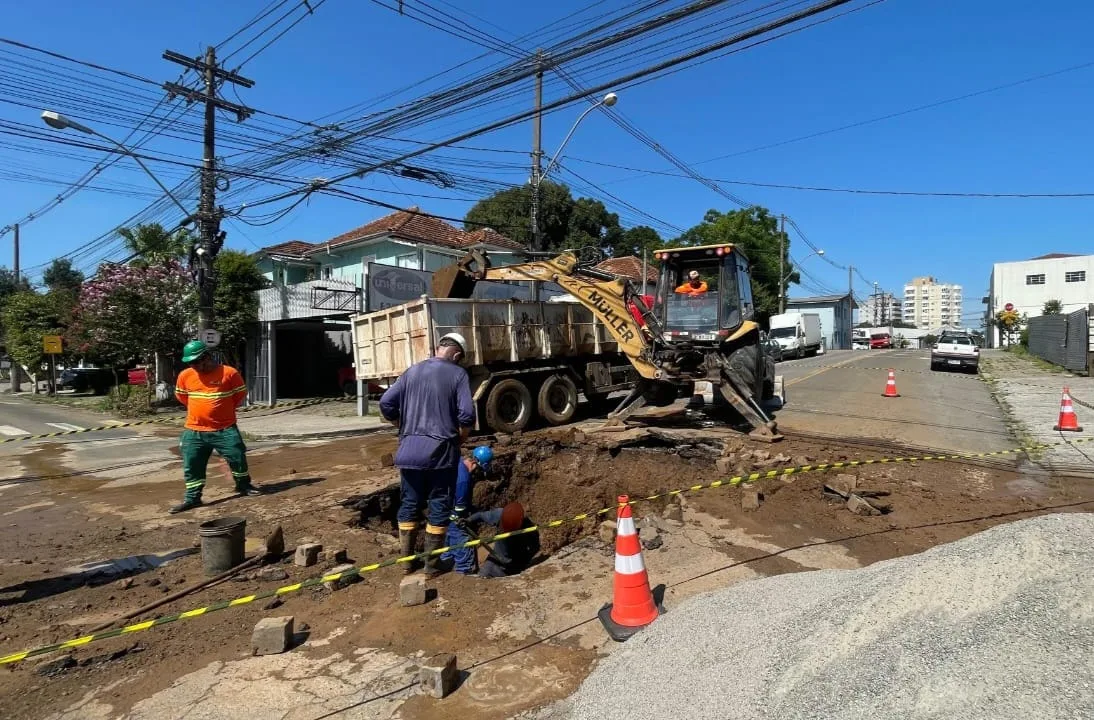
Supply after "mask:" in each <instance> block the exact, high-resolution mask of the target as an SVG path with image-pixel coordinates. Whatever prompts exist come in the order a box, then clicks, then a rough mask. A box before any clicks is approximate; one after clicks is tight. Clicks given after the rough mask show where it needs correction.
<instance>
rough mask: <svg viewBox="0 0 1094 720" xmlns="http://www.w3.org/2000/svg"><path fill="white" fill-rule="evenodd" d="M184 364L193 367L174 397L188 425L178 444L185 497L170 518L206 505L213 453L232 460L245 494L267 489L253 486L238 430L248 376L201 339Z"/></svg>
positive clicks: (186, 351) (238, 485)
mask: <svg viewBox="0 0 1094 720" xmlns="http://www.w3.org/2000/svg"><path fill="white" fill-rule="evenodd" d="M182 361H183V362H184V363H187V364H188V365H189V366H190V367H188V368H187V369H185V370H183V371H182V372H181V373H179V378H178V381H177V382H176V383H175V397H177V398H178V399H179V402H180V403H182V404H183V405H185V406H186V427H185V428H184V429H183V431H182V438H181V439H180V440H179V449H180V451H181V454H182V476H183V479H184V480H185V481H186V496H185V497H184V498H183V501H182V502H181V503H180V504H178V505H175V506H174V507H172V508H171V510H170V512H171V514H172V515H173V514H175V513H180V512H185V511H187V510H193V509H194V508H196V507H200V506H201V491H202V490H204V489H205V471H206V469H207V468H208V466H209V457H210V456H211V455H212V454H213V451H214V450H215V451H216V452H217V453H218V454H219V455H220V456H221V457H222V458H224V459H225V460H227V461H228V467H229V468H230V469H231V471H232V478H233V479H234V480H235V483H236V491H237V492H238V493H239V494H240V495H242V496H244V497H251V496H255V495H261V494H262V491H261V490H259V489H258V488H256V487H255V486H254V485H252V484H251V475H250V473H249V472H248V471H247V447H246V446H245V445H244V444H243V436H242V435H240V433H239V428H237V427H236V408H237V407H239V406H240V405H241V404H242V403H243V400H244V399H245V398H246V397H247V386H246V385H244V384H243V376H242V375H240V374H239V371H238V370H236V369H235V368H233V367H229V366H228V365H223V364H221V363H219V362H217V361H216V360H215V359H214V358H213V356H212V353H210V352H209V349H208V348H207V347H206V346H205V343H203V342H202V341H201V340H191V341H190V342H188V343H186V345H185V346H184V347H183V349H182Z"/></svg>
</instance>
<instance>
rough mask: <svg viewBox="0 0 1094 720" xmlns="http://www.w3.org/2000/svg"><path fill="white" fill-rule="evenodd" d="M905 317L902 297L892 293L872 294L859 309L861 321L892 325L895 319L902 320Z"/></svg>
mask: <svg viewBox="0 0 1094 720" xmlns="http://www.w3.org/2000/svg"><path fill="white" fill-rule="evenodd" d="M903 317H904V316H903V314H902V312H901V299H900V298H898V297H896V296H895V295H893V294H892V293H877V294H876V295H870V296H869V297H867V298H866V300H865V301H864V302H863V303H862V304H861V305H859V309H858V318H859V322H868V323H873V324H874V325H892V324H893V322H894V321H896V320H901V319H903Z"/></svg>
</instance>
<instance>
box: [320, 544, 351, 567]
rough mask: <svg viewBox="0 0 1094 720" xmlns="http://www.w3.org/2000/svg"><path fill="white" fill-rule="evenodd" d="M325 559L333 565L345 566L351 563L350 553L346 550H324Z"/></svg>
mask: <svg viewBox="0 0 1094 720" xmlns="http://www.w3.org/2000/svg"><path fill="white" fill-rule="evenodd" d="M323 559H324V560H325V561H327V562H328V563H330V564H332V565H345V564H346V563H348V562H349V551H348V550H346V549H345V548H333V549H331V550H324V551H323Z"/></svg>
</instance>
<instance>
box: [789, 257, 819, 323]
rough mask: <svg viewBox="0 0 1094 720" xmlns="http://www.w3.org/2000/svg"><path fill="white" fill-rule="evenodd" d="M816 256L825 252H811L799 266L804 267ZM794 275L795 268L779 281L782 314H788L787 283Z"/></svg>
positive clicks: (799, 262)
mask: <svg viewBox="0 0 1094 720" xmlns="http://www.w3.org/2000/svg"><path fill="white" fill-rule="evenodd" d="M814 255H817V256H821V255H824V251H823V250H814V251H813V252H811V253H809V254H808V255H806V256H805V257H803V258H802V259H801V260H800V261H798V265H802V264H803V263H804V262H805V261H806V260H808V259H809V258H811V257H813V256H814ZM793 274H794V268H790V272H788V273H787V274H786V276H785V277H783V279H782V280H780V281H779V312H780V313H782V312H786V290H787V288H786V281H787V280H789V279H790V276H791V275H793Z"/></svg>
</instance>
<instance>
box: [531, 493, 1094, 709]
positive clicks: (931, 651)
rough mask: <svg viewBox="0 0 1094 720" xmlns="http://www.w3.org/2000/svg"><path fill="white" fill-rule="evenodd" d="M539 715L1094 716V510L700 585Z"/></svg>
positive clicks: (1039, 518)
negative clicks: (874, 556)
mask: <svg viewBox="0 0 1094 720" xmlns="http://www.w3.org/2000/svg"><path fill="white" fill-rule="evenodd" d="M539 717H540V718H542V719H543V720H547V719H550V720H562V719H563V718H573V719H574V720H579V719H584V718H589V719H590V720H592V719H593V718H595V719H596V720H613V719H614V718H619V720H641V719H643V718H658V720H664V719H666V718H689V719H690V718H720V719H721V718H726V719H730V720H732V719H735V718H741V719H745V718H748V719H750V720H751V719H753V718H772V719H775V718H777V719H778V720H796V719H798V718H817V719H818V720H819V719H821V718H823V719H824V720H843V719H846V720H862V719H863V718H866V719H868V720H880V719H882V718H886V719H888V718H894V719H895V718H900V719H901V720H907V719H911V720H916V719H919V718H922V719H926V718H931V719H932V720H934V719H936V718H954V719H958V718H960V719H965V718H968V719H969V720H973V719H975V720H987V719H990V720H1008V719H1010V718H1013V719H1014V720H1034V719H1035V718H1036V719H1037V720H1048V719H1051V718H1075V719H1078V718H1084V719H1085V718H1094V515H1091V514H1085V513H1071V514H1060V515H1047V516H1042V517H1038V518H1033V519H1030V520H1024V521H1021V522H1015V523H1010V524H1006V525H1001V526H998V527H995V528H993V529H991V530H987V531H985V532H982V533H980V534H977V535H973V536H971V537H968V538H966V539H964V540H960V541H958V542H954V543H950V544H948V545H940V546H938V547H935V548H933V549H931V550H928V551H926V552H924V553H921V554H919V555H915V556H911V557H907V558H899V559H896V560H889V561H886V562H881V563H877V564H875V565H872V566H870V567H867V568H863V569H861V570H849V571H831V570H826V571H817V572H808V573H798V574H791V575H780V576H777V577H771V578H767V579H763V580H757V581H753V582H746V583H741V584H738V585H735V586H733V587H729V588H726V589H724V590H719V591H716V592H713V593H709V594H707V595H702V596H697V597H695V598H692V599H690V600H689V601H687V602H686V603H683V604H682V605H681V606H679V607H678V608H676V609H675V610H673V611H672V612H670V613H668V614H666V615H664V616H663V617H661V618H660V619H659V620H658V621H657V622H655V623H654V624H653V625H652V626H651V627H649V628H647V629H645V630H644V631H642V633H640V634H638V635H636V636H635V637H634V638H632V639H631V640H629V641H628V642H627V643H626V645H624V646H623V647H621V648H619V649H617V651H616V652H614V653H613V654H612V655H611V656H610V657H608V658H607V659H605V660H604V661H603V662H602V664H601V665H600V666H599V667H598V668H597V669H596V670H595V671H594V672H593V674H592V675H590V676H589V678H588V679H587V680H586V681H585V682H584V683H583V684H582V686H581V687H580V688H579V690H578V691H577V693H575V694H574V696H573V697H571V698H570V699H568V700H567V701H565V702H564V703H561V704H559V705H556V706H554V707H552V708H549V709H547V710H546V711H544V712H543V713H541V714H540V715H539Z"/></svg>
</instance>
